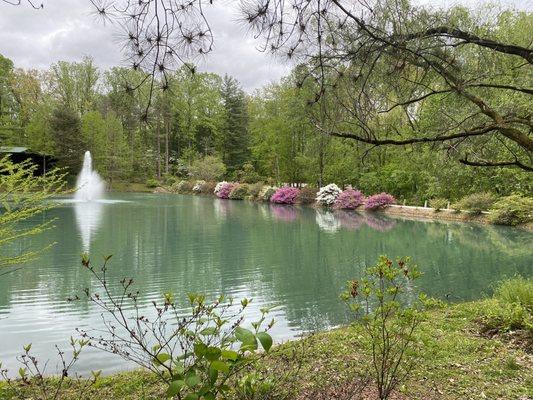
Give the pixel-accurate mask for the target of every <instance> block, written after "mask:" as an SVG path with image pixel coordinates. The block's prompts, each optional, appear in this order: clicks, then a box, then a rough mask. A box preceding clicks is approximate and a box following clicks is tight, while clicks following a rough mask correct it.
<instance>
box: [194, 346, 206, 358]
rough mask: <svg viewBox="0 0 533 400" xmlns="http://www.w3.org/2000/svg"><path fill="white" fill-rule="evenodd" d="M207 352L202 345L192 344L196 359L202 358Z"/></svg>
mask: <svg viewBox="0 0 533 400" xmlns="http://www.w3.org/2000/svg"><path fill="white" fill-rule="evenodd" d="M206 351H207V346H206V345H205V344H203V343H195V344H194V354H196V356H197V357H203V356H204V355H205V353H206Z"/></svg>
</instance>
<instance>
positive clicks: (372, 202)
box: [365, 192, 396, 210]
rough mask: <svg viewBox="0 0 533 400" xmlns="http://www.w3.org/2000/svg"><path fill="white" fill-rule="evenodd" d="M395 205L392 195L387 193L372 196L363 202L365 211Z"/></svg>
mask: <svg viewBox="0 0 533 400" xmlns="http://www.w3.org/2000/svg"><path fill="white" fill-rule="evenodd" d="M394 203H396V199H395V198H394V196H393V195H391V194H388V193H385V192H383V193H379V194H374V195H372V196H370V197H368V198H367V199H366V201H365V210H378V209H380V208H384V207H387V206H390V205H391V204H394Z"/></svg>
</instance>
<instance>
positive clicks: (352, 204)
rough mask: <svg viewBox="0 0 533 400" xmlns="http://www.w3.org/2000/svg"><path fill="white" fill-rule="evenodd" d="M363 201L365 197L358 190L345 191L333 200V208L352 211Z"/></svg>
mask: <svg viewBox="0 0 533 400" xmlns="http://www.w3.org/2000/svg"><path fill="white" fill-rule="evenodd" d="M364 201H365V196H363V193H361V192H360V191H359V190H354V189H346V190H345V191H343V192H342V193H341V194H339V196H338V197H337V200H335V208H338V209H344V210H354V209H356V208H357V207H359V206H360V205H362V204H363V203H364Z"/></svg>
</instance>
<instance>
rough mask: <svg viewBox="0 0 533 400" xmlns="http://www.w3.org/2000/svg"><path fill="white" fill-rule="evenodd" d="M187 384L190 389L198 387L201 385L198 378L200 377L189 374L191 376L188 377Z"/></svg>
mask: <svg viewBox="0 0 533 400" xmlns="http://www.w3.org/2000/svg"><path fill="white" fill-rule="evenodd" d="M185 383H186V384H187V386H189V387H190V388H193V387H195V386H198V385H199V384H200V378H199V377H198V375H196V374H195V373H194V372H192V373H191V374H189V376H187V378H185Z"/></svg>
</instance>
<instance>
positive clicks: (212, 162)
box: [189, 156, 226, 181]
mask: <svg viewBox="0 0 533 400" xmlns="http://www.w3.org/2000/svg"><path fill="white" fill-rule="evenodd" d="M225 173H226V166H225V165H224V163H223V162H222V160H221V159H220V158H218V157H215V156H205V157H204V158H201V159H199V160H195V161H193V163H192V165H191V166H190V167H189V174H190V176H191V178H193V179H198V180H204V181H216V180H217V179H220V178H221V177H222V176H224V174H225Z"/></svg>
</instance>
